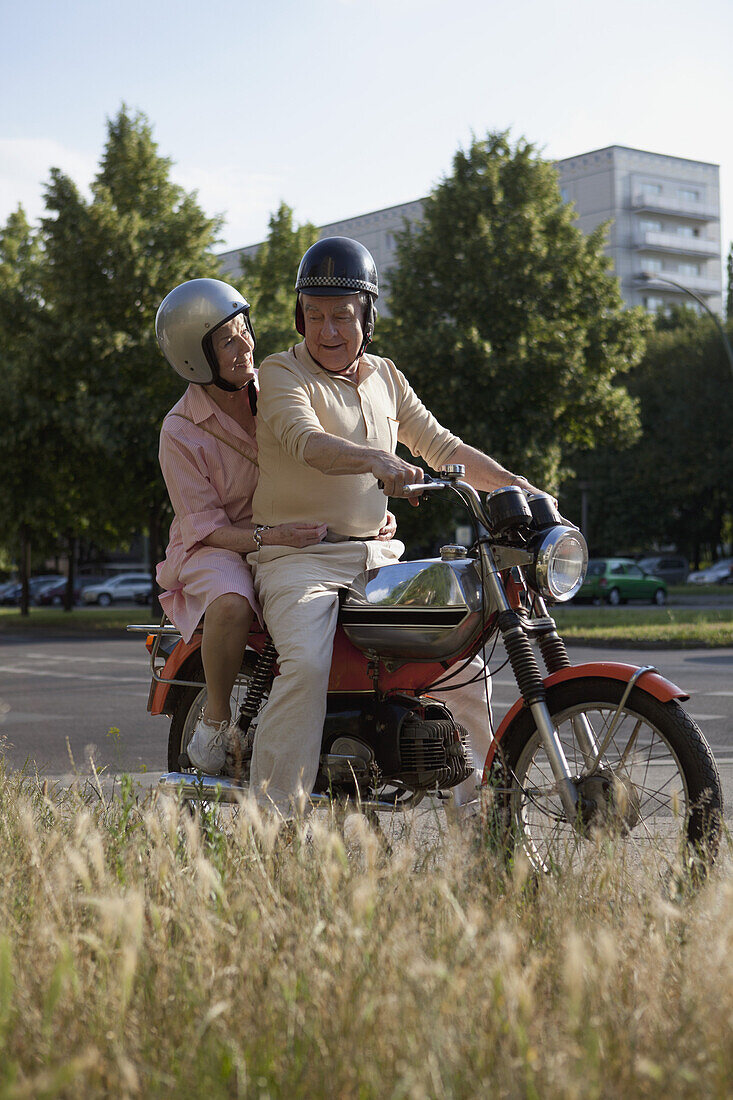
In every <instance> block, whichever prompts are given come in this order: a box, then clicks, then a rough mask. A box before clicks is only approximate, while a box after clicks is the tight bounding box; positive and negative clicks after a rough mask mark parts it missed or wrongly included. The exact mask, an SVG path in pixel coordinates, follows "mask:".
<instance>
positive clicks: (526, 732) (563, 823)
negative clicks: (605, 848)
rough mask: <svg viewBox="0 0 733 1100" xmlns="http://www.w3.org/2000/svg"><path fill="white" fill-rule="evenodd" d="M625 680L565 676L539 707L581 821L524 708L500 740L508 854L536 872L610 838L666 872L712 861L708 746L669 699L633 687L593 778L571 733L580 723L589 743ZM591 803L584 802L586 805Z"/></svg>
mask: <svg viewBox="0 0 733 1100" xmlns="http://www.w3.org/2000/svg"><path fill="white" fill-rule="evenodd" d="M625 687H626V685H625V684H624V683H622V682H620V681H616V680H607V679H601V678H597V679H596V678H592V679H591V678H589V679H587V680H574V681H568V682H566V683H565V684H559V685H557V686H556V687H554V688H551V689H550V690H549V691H548V705H549V708H550V713H551V714H552V718H553V724H554V726H555V728H556V730H557V732H558V735H559V738H560V742H561V744H562V746H563V750H564V752H565V756H566V759H567V761H568V764H569V766H570V769H571V771H572V773H573V775H575V776H576V777H579V779H580V783H579V786H580V787H581V790H583V791H584V794H585V795H586V798H587V803H586V805H585V807H584V811H583V815H582V816H583V818H584V819H585V820H584V822H582V823H581V822H580V821H577V822H571V821H569V820H568V819H567V818H566V815H565V813H564V812H563V808H562V803H561V801H560V797H559V795H558V793H557V789H556V785H555V781H554V778H553V775H552V770H551V768H550V763H549V760H548V758H547V756H546V754H545V750H544V748H543V746H542V742H541V740H540V736H539V734H538V732H537V730H536V728H535V725H534V721H533V719H532V716H531V712H530V711H528V710H524V711H522V712H521V713H520V715H519V716H518V718H517V720H516V721H515V722H514V723H513V725H512V726H511V728H510V729H509V730H508V731H507V733H506V734H505V736H504V739H503V753H499V754H498V756H497V760H496V762H495V766H494V775H495V779H494V781H495V784H496V786H497V787H499V788H502V793H501V794H500V795H499V805H500V806H501V812H502V820H503V823H504V828H505V829H506V830H507V831H508V833H509V838H510V841H509V846H510V851H511V852H512V853H514V852H516V851H517V850H518V849H519V850H522V851H524V853H525V855H526V856H527V858H528V859H529V862H530V864H531V865H532V866H533V867H534V868H535V869H536V870H538V871H549V870H553V869H555V868H559V867H563V866H568V865H570V866H580V865H582V863H583V860H584V859H585V858H586V856H587V855H588V854H589V853H590V852H591V851H592V850H593V849H594V847H596V848H597V842H598V841H599V840H604V839H606V838H608V837H609V836H611V837H613V838H614V839H615V840H617V841H618V842H619V843H621V844H622V845H623V848H624V849H625V850H627V851H628V853H629V856H630V858H631V859H632V862H633V861H634V860H636V861H638V862H639V863H641V862H645V863H646V861H647V860H651V861H652V863H653V864H654V866H655V867H656V869H657V870H658V871H659V872H660V874H662V875H664V876H665V877H666V876H667V875H668V874H669V873H670V872H671V871H673V870H675V869H679V870H682V869H683V868H684V867H687V868H688V869H689V868H690V867H692V866H693V865H698V864H705V863H709V862H711V861H712V859H713V858H714V856H715V853H716V851H717V847H718V843H719V835H720V822H721V817H722V792H721V785H720V778H719V776H718V772H717V769H716V766H715V761H714V760H713V756H712V753H711V752H710V748H709V747H708V745H707V742H706V741H705V739H704V737H703V735H702V733H701V732H700V729H699V728H698V726H697V725H696V724H695V722H693V720H692V719H691V718H690V717H689V715H687V714H686V713H685V711H684V710H683V709H682V707H681V706H680V704H679V703H678V702H677V701H676V700H672V701H671V702H668V703H660V702H659V701H658V700H657V699H655V698H653V697H652V696H650V695H647V694H646V693H644V692H643V691H640V690H639V689H638V688H634V689H633V690H632V692H631V694H630V695H629V698H628V700H627V701H626V703H625V705H624V708H623V710H622V712H621V713H620V715H619V716H618V720H617V722H616V725H615V727H614V732H613V735H612V738H611V741H610V743H609V745H608V747H607V749H606V751H605V753H604V757H603V762H602V766H601V768H600V769H599V772H598V773H597V776H596V777H595V778H593V779H592V780H589V781H587V782H585V783H584V782H583V779H582V777H583V775H584V774H587V772H588V770H589V764H588V762H587V761H586V760H585V758H584V756H583V753H582V752H581V749H580V746H579V744H578V742H577V740H576V736H575V730H576V729H577V728H578V727H579V725H580V724H581V723H584V722H588V723H589V724H590V726H591V728H592V730H593V734H594V738H595V741H596V744H597V745H600V744H601V743H602V741H603V739H604V737H605V736H606V734H607V732H608V730H609V728H610V726H611V723H612V722H613V720H614V717H615V716H616V713H617V710H618V705H619V703H620V701H621V697H622V695H623V692H624V690H625ZM588 803H590V805H588Z"/></svg>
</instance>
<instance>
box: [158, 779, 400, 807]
mask: <svg viewBox="0 0 733 1100" xmlns="http://www.w3.org/2000/svg"><path fill="white" fill-rule="evenodd" d="M158 790H159V791H162V792H163V794H170V795H173V796H174V797H175V796H177V797H179V798H186V799H188V800H189V801H191V802H221V803H237V802H242V801H243V800H244V799H245V798H246V796H247V795H248V794H249V785H248V784H247V785H245V784H243V783H238V782H237V781H236V780H235V779H232V778H231V777H230V776H228V775H196V774H194V773H192V772H166V773H165V775H161V777H160V779H159V780H158ZM419 800H420V798H419V796H418V797H416V798H415V799H414V800H411V801H410V802H409V803H407V804H400V803H396V802H387V801H386V800H385V799H356V798H348V799H346V802H347V803H348V805H349V806H351V807H353V810H354V812H355V813H359V812H360V811H361V810H377V811H379V812H381V813H388V814H389V813H394V812H395V810H397V811H402V810H404V809H411V808H412V807H413V806H415V805H417V802H418V801H419ZM310 802H311V805H313V806H314V807H315V806H331V805H333V799H332V798H331V795H330V794H315V793H314V794H312V795H311V796H310Z"/></svg>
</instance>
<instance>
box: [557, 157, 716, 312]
mask: <svg viewBox="0 0 733 1100" xmlns="http://www.w3.org/2000/svg"><path fill="white" fill-rule="evenodd" d="M556 167H557V169H558V173H559V176H560V191H561V194H562V196H563V198H564V199H565V201H566V202H572V203H573V204H574V206H575V209H576V212H577V215H578V225H579V227H580V228H581V229H582V230H583V232H584V233H590V232H591V230H592V229H595V228H596V226H597V225H599V224H600V223H601V222H609V223H610V225H609V230H608V245H607V252H608V254H609V256H610V257H611V259H612V260H613V264H614V269H615V271H616V274H617V275H618V278H619V280H620V283H621V292H622V294H623V296H624V300H625V301H626V302H627V304H628V305H643V306H645V307H646V309H648V310H650V311H652V312H653V311H656V310H658V309H665V308H667V307H668V306H669V305H671V304H673V303H684V304H686V305H690V304H692V303H691V300H690V297H689V294H688V293H686V292H687V291H689V292H691V293H692V294H695V295H697V297H698V298H700V299H702V301H704V302H705V304H706V305H707V306H708V308H709V309H712V310H713V312H715V313H720V312H721V311H722V308H723V289H722V264H721V248H720V179H719V170H718V166H717V164H706V163H705V162H703V161H696V160H685V159H683V158H681V157H669V156H664V155H662V154H660V153H646V152H644V151H643V150H641V149H628V148H626V147H625V146H623V145H611V146H609V147H608V148H606V149H598V150H595V151H594V152H591V153H581V154H580V155H579V156H576V157H568V158H567V159H566V160H561V161H558V162H557V164H556ZM675 284H676V285H675Z"/></svg>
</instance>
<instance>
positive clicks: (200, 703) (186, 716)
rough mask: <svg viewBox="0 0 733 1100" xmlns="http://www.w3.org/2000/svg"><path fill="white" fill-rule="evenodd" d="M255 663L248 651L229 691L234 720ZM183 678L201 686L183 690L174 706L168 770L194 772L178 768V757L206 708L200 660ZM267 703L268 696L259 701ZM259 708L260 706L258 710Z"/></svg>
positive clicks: (204, 685)
mask: <svg viewBox="0 0 733 1100" xmlns="http://www.w3.org/2000/svg"><path fill="white" fill-rule="evenodd" d="M256 664H257V654H256V653H254V652H252V650H247V652H246V653H245V655H244V661H243V662H242V668H241V670H240V673H239V676H238V678H237V680H236V681H235V683H234V687H233V689H232V694H231V699H230V708H231V713H232V717H233V718H236V717H237V715H238V714H239V711H240V708H241V707H242V706H243V704H244V702H245V700H246V698H247V693H248V691H249V687H250V684H251V682H252V676H253V674H254V670H255V667H256ZM185 678H186V679H187V680H200V681H201V687H200V688H195V687H189V688H182V689H181V691H180V694H179V696H178V698H177V700H176V702H175V704H174V709H173V717H172V720H171V726H170V733H169V734H168V770H169V771H172V772H178V771H193V770H194V769H193V768H181V767H180V766H179V763H178V758H179V756H180V755H181V753H184V752H185V751H186V749H187V748H188V743H189V741H190V740H191V737H192V736H193V731H194V729H195V728H196V723H197V722H198V720H199V718H200V716H201V713H202V711H203V709H204V707H205V706H206V699H207V693H206V684H205V683H204V669H203V665H202V663H201V658H200V657H197V658H196V661H195V664H193V665H189V666H188V668H187V670H186V674H185ZM266 701H267V695H265V696H264V698H263V700H262V706H264V705H265V702H266ZM261 709H262V707H260V710H261ZM257 721H258V717H255V718H254V719H253V720H252V723H251V725H250V727H249V731H250V733H254V731H255V730H256V729H257Z"/></svg>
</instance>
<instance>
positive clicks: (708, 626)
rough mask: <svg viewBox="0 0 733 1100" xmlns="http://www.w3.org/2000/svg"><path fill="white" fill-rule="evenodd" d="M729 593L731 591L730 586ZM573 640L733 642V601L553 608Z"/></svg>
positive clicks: (44, 619)
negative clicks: (706, 604)
mask: <svg viewBox="0 0 733 1100" xmlns="http://www.w3.org/2000/svg"><path fill="white" fill-rule="evenodd" d="M728 594H729V595H730V591H729V592H728ZM552 614H553V616H554V618H555V619H556V620H557V624H558V627H559V629H560V630H561V632H562V633H563V636H564V637H565V638H566V639H567V641H569V642H575V643H576V644H583V643H586V644H588V645H599V646H602V645H610V646H638V647H665V646H669V647H670V648H685V647H688V648H698V647H700V648H715V647H720V646H733V607H730V608H695V607H655V608H646V607H638V606H630V607H590V606H585V605H584V606H581V607H577V606H576V607H556V608H554V610H553V612H552ZM153 621H155V620H154V619H153V618H152V612H151V610H150V608H148V607H128V608H105V609H102V608H96V607H95V608H89V607H87V608H76V609H75V610H74V611H71V612H69V613H67V612H65V611H62V610H60V609H58V608H48V609H47V608H37V607H33V608H31V611H30V614H29V615H27V616H22V615H21V614H20V612H19V611H18V609H17V608H14V607H7V608H5V607H4V608H0V635H2V634H10V633H19V632H22V633H32V632H34V631H39V632H41V631H42V632H43V633H44V634H57V635H69V634H71V635H73V634H78V635H89V634H105V633H107V634H119V633H122V632H124V630H125V627H126V626H127V625H128V623H151V622H153Z"/></svg>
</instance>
